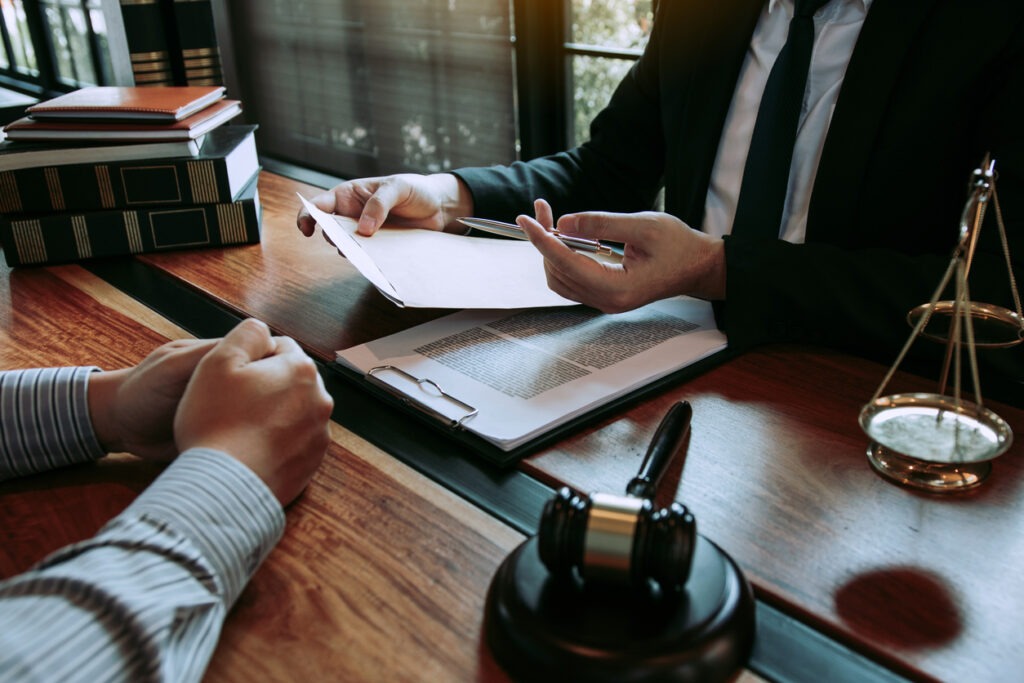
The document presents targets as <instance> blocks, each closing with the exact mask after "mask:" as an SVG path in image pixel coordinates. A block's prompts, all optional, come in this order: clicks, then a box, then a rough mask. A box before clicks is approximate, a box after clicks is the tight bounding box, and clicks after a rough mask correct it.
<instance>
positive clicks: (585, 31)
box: [565, 0, 654, 145]
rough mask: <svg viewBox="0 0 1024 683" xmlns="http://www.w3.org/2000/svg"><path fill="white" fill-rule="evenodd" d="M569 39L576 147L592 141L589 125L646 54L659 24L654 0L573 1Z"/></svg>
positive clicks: (572, 134) (572, 130) (571, 124)
mask: <svg viewBox="0 0 1024 683" xmlns="http://www.w3.org/2000/svg"><path fill="white" fill-rule="evenodd" d="M570 11H571V19H570V22H569V40H568V42H567V43H566V44H565V51H566V54H567V56H568V59H569V61H570V63H571V66H570V73H571V91H572V100H571V101H572V116H571V118H570V120H569V130H568V135H569V139H570V141H571V142H572V144H577V145H578V144H580V143H581V142H583V141H585V140H586V139H587V129H588V127H589V125H590V121H591V120H592V119H593V118H594V116H595V115H597V113H598V112H599V111H601V109H603V108H604V106H605V105H606V104H607V103H608V100H609V99H611V96H612V92H613V91H614V90H615V86H616V85H618V83H619V81H621V80H622V78H623V77H624V76H625V75H626V72H627V71H629V68H630V67H631V66H632V65H633V62H634V61H636V59H637V58H638V57H639V56H640V54H641V53H642V52H643V49H644V46H645V45H646V44H647V38H648V37H649V36H650V32H651V25H652V24H653V22H654V11H653V8H652V4H651V0H572V1H571V8H570Z"/></svg>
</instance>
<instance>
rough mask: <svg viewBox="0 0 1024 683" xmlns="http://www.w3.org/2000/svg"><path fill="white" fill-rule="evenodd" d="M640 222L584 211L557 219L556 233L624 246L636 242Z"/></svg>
mask: <svg viewBox="0 0 1024 683" xmlns="http://www.w3.org/2000/svg"><path fill="white" fill-rule="evenodd" d="M642 223H643V221H642V220H639V219H637V218H636V217H635V216H633V215H630V214H621V213H607V212H604V211H586V212H583V213H573V214H566V215H565V216H562V217H561V218H559V219H558V232H560V233H562V234H565V235H574V236H579V237H587V238H589V239H595V240H604V241H609V242H622V243H625V244H629V243H633V242H636V241H637V232H638V230H639V229H640V225H641V224H642Z"/></svg>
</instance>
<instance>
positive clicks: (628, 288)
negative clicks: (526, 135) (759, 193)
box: [297, 173, 725, 313]
mask: <svg viewBox="0 0 1024 683" xmlns="http://www.w3.org/2000/svg"><path fill="white" fill-rule="evenodd" d="M311 201H312V202H313V204H315V205H316V206H317V207H318V208H320V209H321V210H323V211H327V212H330V213H336V214H339V215H343V216H348V217H350V218H353V219H356V220H357V221H358V227H357V231H358V232H359V233H360V234H362V235H367V236H370V235H373V234H374V233H375V232H376V231H377V230H378V229H379V228H380V226H381V225H383V224H384V222H385V221H387V222H388V223H389V224H392V225H399V226H406V227H417V228H426V229H431V230H448V231H451V232H463V231H464V230H465V228H464V227H462V226H461V225H460V224H459V223H457V221H456V219H457V218H458V217H460V216H471V215H473V202H472V197H471V194H470V192H469V190H468V188H466V187H465V185H463V183H462V181H461V180H459V179H458V178H457V177H456V176H454V175H452V174H447V173H438V174H432V175H416V174H408V173H404V174H398V175H392V176H384V177H379V178H362V179H358V180H351V181H348V182H345V183H341V184H340V185H338V186H336V187H334V188H333V189H332V190H329V191H327V192H324V193H323V194H320V195H317V196H316V197H314V198H313V199H312V200H311ZM533 208H534V216H532V217H531V216H528V215H521V216H519V217H518V218H517V219H516V223H517V224H518V225H519V227H520V228H522V229H523V231H524V232H525V233H526V235H527V236H528V237H529V238H530V241H531V242H532V243H533V245H534V246H535V247H536V248H537V250H538V251H539V252H540V253H541V254H542V255H543V256H544V270H545V274H546V276H547V283H548V286H549V287H550V288H551V289H552V290H553V291H554V292H555V293H557V294H559V295H561V296H564V297H565V298H567V299H571V300H573V301H578V302H580V303H582V304H586V305H588V306H591V307H593V308H596V309H598V310H601V311H603V312H605V313H619V312H622V311H628V310H632V309H634V308H638V307H640V306H643V305H645V304H648V303H650V302H652V301H656V300H658V299H664V298H668V297H671V296H676V295H679V294H688V295H690V296H695V297H698V298H702V299H707V300H711V301H713V300H720V299H724V298H725V247H724V243H723V242H722V240H720V239H718V238H715V237H711V236H709V235H706V234H704V233H702V232H700V231H698V230H694V229H693V228H690V227H689V226H688V225H686V224H685V223H683V222H682V221H681V220H679V219H678V218H676V217H674V216H672V215H669V214H667V213H662V212H655V211H644V212H640V213H629V214H625V213H607V212H599V211H588V212H581V213H575V214H566V215H563V216H561V217H560V218H559V219H558V221H557V223H556V222H555V220H554V216H553V214H552V210H551V206H550V205H549V204H548V202H547V201H545V200H544V199H537V200H535V201H534V206H533ZM297 225H298V228H299V230H300V231H301V232H302V233H303V234H304V235H306V236H307V237H308V236H311V235H312V234H313V232H314V230H315V226H316V224H315V222H314V221H313V219H312V217H311V216H309V214H308V212H306V210H305V209H302V210H301V211H300V212H299V215H298V218H297ZM556 227H557V230H558V231H559V232H560V233H562V234H565V235H575V236H579V237H586V238H590V239H597V240H602V241H610V242H620V243H622V244H624V245H625V250H624V256H623V259H622V262H621V264H610V263H604V262H598V261H596V260H594V259H592V258H590V257H588V256H586V255H584V254H582V253H578V252H575V251H573V250H572V249H570V248H569V247H567V246H566V245H565V244H563V243H562V242H560V241H559V240H558V239H556V238H555V237H554V236H553V235H552V234H551V230H552V229H553V228H556Z"/></svg>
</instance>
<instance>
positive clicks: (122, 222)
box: [0, 86, 260, 266]
mask: <svg viewBox="0 0 1024 683" xmlns="http://www.w3.org/2000/svg"><path fill="white" fill-rule="evenodd" d="M240 112H241V103H240V102H238V101H237V100H231V99H227V98H226V97H225V89H224V88H223V87H221V86H180V87H174V86H169V87H93V88H84V89H82V90H77V91H75V92H72V93H69V94H67V95H63V96H60V97H57V98H54V99H52V100H48V101H46V102H41V103H39V104H35V105H33V106H31V107H29V108H28V109H27V110H26V114H27V116H25V117H24V118H22V119H19V120H17V121H15V122H14V123H11V124H9V125H7V126H6V127H5V128H4V129H3V132H4V136H5V137H6V139H5V140H4V141H2V142H0V245H2V247H3V251H4V257H5V259H6V261H7V263H8V265H10V266H19V265H30V264H52V263H62V262H68V261H77V260H80V259H87V258H94V257H101V256H119V255H124V254H138V253H146V252H155V251H165V250H171V249H184V248H198V247H210V246H224V245H230V244H254V243H257V242H259V241H260V204H259V196H258V194H257V191H256V185H257V176H258V174H259V159H258V157H257V154H256V139H255V130H256V126H252V125H230V124H228V122H229V121H230V120H231V119H232V118H234V117H235V116H237V115H238V114H239V113H240Z"/></svg>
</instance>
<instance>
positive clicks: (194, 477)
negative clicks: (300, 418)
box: [0, 449, 284, 681]
mask: <svg viewBox="0 0 1024 683" xmlns="http://www.w3.org/2000/svg"><path fill="white" fill-rule="evenodd" d="M283 527H284V515H283V512H282V510H281V508H280V505H279V504H278V503H277V501H276V499H275V498H274V496H273V494H272V493H271V492H270V491H269V489H267V487H266V486H265V485H264V484H263V483H262V482H261V481H260V480H259V478H258V477H257V476H256V475H255V474H254V473H253V472H251V471H250V470H249V469H248V468H246V467H245V466H244V465H242V464H241V463H239V462H238V461H236V460H235V459H233V458H231V457H230V456H227V455H225V454H223V453H219V452H216V451H208V450H201V449H195V450H192V451H188V452H186V453H184V454H182V455H181V456H180V457H179V458H178V460H176V461H175V462H174V463H173V464H172V465H171V466H170V467H168V469H167V470H166V471H165V472H164V473H163V474H162V475H161V476H160V477H159V478H158V479H157V480H156V482H154V484H153V485H152V486H150V487H149V488H148V489H147V490H146V491H145V492H144V493H143V494H142V495H140V496H139V498H138V499H136V501H135V502H134V503H133V504H132V505H131V506H130V507H129V508H128V509H127V510H125V511H124V512H123V513H122V514H121V515H119V516H118V517H117V518H115V519H114V520H112V521H111V522H110V523H109V524H108V525H107V526H106V527H104V529H103V530H101V531H100V533H98V534H97V535H96V536H95V537H94V538H92V539H90V540H88V541H85V542H83V543H79V544H76V545H73V546H69V547H67V548H64V549H62V550H60V551H58V552H57V553H55V554H54V555H52V556H51V557H50V558H48V559H47V560H45V561H44V562H43V563H41V564H40V565H39V566H38V567H37V568H36V569H34V570H32V571H30V572H27V573H25V574H22V575H20V576H17V577H14V578H13V579H11V580H9V581H7V582H5V583H3V584H0V679H4V680H6V679H8V678H18V679H20V678H22V677H26V676H27V677H29V678H31V677H32V675H35V676H37V677H39V678H44V679H53V680H81V681H92V680H99V679H100V678H103V679H107V678H109V679H112V680H175V681H189V680H199V679H200V678H201V677H202V674H203V671H204V670H205V668H206V664H207V662H208V661H209V658H210V655H211V654H212V652H213V650H214V647H215V645H216V641H217V638H218V635H219V632H220V627H221V624H222V622H223V619H224V616H225V614H226V613H227V610H228V609H229V608H230V607H231V605H232V604H233V603H234V601H235V599H236V598H237V597H238V595H239V593H240V592H241V590H242V588H243V587H244V585H245V583H246V582H247V581H248V579H249V578H250V576H251V574H252V572H254V571H255V569H256V567H257V566H258V565H259V564H260V562H262V560H263V559H264V558H265V557H266V555H267V554H268V553H269V552H270V550H271V548H272V547H273V545H274V544H275V543H276V542H277V540H278V538H279V537H280V535H281V533H282V530H283Z"/></svg>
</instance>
